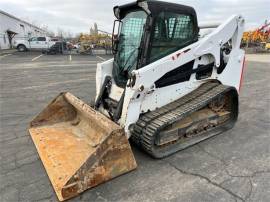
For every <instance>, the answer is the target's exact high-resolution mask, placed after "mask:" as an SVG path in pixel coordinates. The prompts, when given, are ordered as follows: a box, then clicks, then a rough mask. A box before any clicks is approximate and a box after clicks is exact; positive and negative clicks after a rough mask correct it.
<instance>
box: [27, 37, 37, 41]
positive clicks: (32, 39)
mask: <svg viewBox="0 0 270 202" xmlns="http://www.w3.org/2000/svg"><path fill="white" fill-rule="evenodd" d="M29 41H37V38H36V37H33V38H31V39H30V40H29Z"/></svg>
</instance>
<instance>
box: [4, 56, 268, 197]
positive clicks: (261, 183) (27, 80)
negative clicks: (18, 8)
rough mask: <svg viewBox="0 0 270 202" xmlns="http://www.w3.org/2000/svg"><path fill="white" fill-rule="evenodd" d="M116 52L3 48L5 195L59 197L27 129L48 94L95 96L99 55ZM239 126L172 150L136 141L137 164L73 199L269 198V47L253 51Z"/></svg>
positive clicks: (241, 101)
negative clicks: (162, 151)
mask: <svg viewBox="0 0 270 202" xmlns="http://www.w3.org/2000/svg"><path fill="white" fill-rule="evenodd" d="M107 58H109V56H101V57H96V56H81V55H72V56H69V55H40V53H31V52H27V53H12V54H9V55H2V56H0V80H1V87H0V90H1V91H0V114H1V120H0V124H1V125H0V201H1V202H4V201H12V202H16V201H44V202H45V201H57V198H56V195H55V193H54V191H53V188H52V186H51V184H50V181H49V178H48V177H47V174H46V171H45V169H44V167H43V165H42V163H41V161H40V159H39V157H38V154H37V151H36V149H35V146H34V144H33V142H32V140H31V138H30V135H29V133H28V130H27V128H28V124H29V122H30V121H31V119H32V118H33V117H34V116H35V115H36V114H37V113H39V112H40V111H41V110H42V109H43V108H44V107H45V106H46V105H47V104H48V102H49V101H51V100H52V99H53V98H54V97H55V96H56V95H58V94H59V93H60V92H63V91H69V92H71V93H73V94H74V95H76V96H77V97H79V98H80V99H82V100H84V101H86V102H88V103H89V101H90V99H91V98H93V97H94V96H95V68H96V63H97V62H101V61H102V60H104V59H107ZM246 58H247V62H246V68H245V72H244V83H243V87H242V89H241V93H240V94H241V95H240V114H239V119H238V122H237V124H236V125H235V127H234V128H233V129H232V130H230V131H227V132H225V133H223V134H222V135H219V136H216V137H214V138H211V139H209V140H206V141H204V142H202V143H199V144H197V145H195V146H193V147H190V148H188V149H186V150H184V151H181V152H178V153H176V154H174V155H172V156H170V157H168V158H165V159H162V160H155V159H152V158H151V157H149V156H148V155H147V154H145V153H143V152H141V151H140V150H138V149H137V148H136V147H135V146H133V145H132V149H133V151H134V154H135V158H136V161H137V164H138V168H137V170H135V171H133V172H130V173H128V174H125V175H123V176H121V177H118V178H116V179H114V180H112V181H109V182H107V183H105V184H102V185H100V186H98V187H96V188H93V189H91V190H88V191H86V192H84V193H83V194H81V195H80V196H78V197H76V198H73V199H71V200H70V201H72V202H73V201H140V202H141V201H177V202H179V201H185V202H186V201H226V202H227V201H256V202H257V201H270V93H269V92H270V91H269V89H270V55H247V56H246Z"/></svg>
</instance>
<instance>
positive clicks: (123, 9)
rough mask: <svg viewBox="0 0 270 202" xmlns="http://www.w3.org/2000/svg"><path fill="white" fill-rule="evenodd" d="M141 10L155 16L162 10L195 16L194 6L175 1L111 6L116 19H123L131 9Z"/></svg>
mask: <svg viewBox="0 0 270 202" xmlns="http://www.w3.org/2000/svg"><path fill="white" fill-rule="evenodd" d="M139 9H140V10H141V9H143V10H144V11H145V12H146V13H147V14H149V15H152V16H156V15H158V14H159V13H160V12H162V11H167V12H174V13H181V14H190V15H193V16H194V17H197V16H196V12H195V10H194V8H192V7H190V6H185V5H181V4H176V3H169V2H164V1H154V0H149V1H136V2H132V3H128V4H124V5H121V6H115V7H114V8H113V10H114V15H115V17H116V18H117V19H119V20H121V19H123V18H124V17H125V16H126V14H127V13H128V12H129V11H131V10H139Z"/></svg>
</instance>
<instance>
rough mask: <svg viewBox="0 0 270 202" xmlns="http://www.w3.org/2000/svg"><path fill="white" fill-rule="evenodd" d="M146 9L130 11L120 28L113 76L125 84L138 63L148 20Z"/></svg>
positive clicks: (118, 81)
mask: <svg viewBox="0 0 270 202" xmlns="http://www.w3.org/2000/svg"><path fill="white" fill-rule="evenodd" d="M146 17H147V15H146V13H145V12H144V11H138V10H137V11H132V12H129V13H128V14H127V15H126V16H125V17H124V18H123V19H122V25H121V28H120V33H119V35H118V37H119V44H118V51H117V53H116V55H115V60H114V68H113V76H114V80H115V81H116V83H117V84H118V85H120V86H124V85H125V84H126V82H127V79H128V76H129V74H130V73H131V71H132V70H133V69H135V68H136V65H137V57H138V50H139V46H140V42H141V38H142V35H143V27H144V24H145V21H146Z"/></svg>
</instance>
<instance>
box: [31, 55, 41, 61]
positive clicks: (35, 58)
mask: <svg viewBox="0 0 270 202" xmlns="http://www.w3.org/2000/svg"><path fill="white" fill-rule="evenodd" d="M42 56H43V54H41V55H39V56H37V57H34V58H33V59H32V60H31V61H35V60H37V59H38V58H40V57H42Z"/></svg>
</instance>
